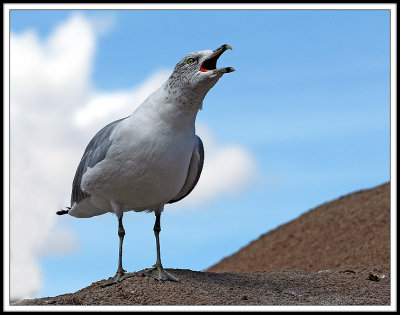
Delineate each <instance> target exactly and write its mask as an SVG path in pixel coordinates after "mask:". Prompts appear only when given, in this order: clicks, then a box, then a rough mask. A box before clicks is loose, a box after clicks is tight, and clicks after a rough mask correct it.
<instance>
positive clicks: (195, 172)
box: [168, 135, 204, 203]
mask: <svg viewBox="0 0 400 315" xmlns="http://www.w3.org/2000/svg"><path fill="white" fill-rule="evenodd" d="M203 164H204V147H203V142H202V141H201V139H200V137H199V136H197V135H196V145H195V147H194V150H193V154H192V159H191V160H190V165H189V170H188V174H187V177H186V181H185V184H184V185H183V187H182V189H181V191H180V192H179V193H178V194H177V195H176V196H175V198H173V199H172V200H170V201H169V202H168V203H174V202H177V201H179V200H181V199H183V198H185V197H186V196H187V195H189V194H190V193H191V191H192V190H193V188H194V187H195V186H196V184H197V182H198V181H199V178H200V174H201V171H202V170H203Z"/></svg>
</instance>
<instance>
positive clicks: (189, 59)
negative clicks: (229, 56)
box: [169, 44, 235, 95]
mask: <svg viewBox="0 0 400 315" xmlns="http://www.w3.org/2000/svg"><path fill="white" fill-rule="evenodd" d="M228 49H232V47H231V46H229V45H226V44H225V45H222V46H221V47H219V48H217V49H215V50H201V51H195V52H192V53H190V54H188V55H187V56H185V57H184V58H183V59H182V60H181V61H179V62H178V63H177V65H176V66H175V69H174V71H173V73H172V74H171V77H170V78H169V81H170V84H171V85H172V86H173V87H174V88H179V89H180V90H183V91H185V90H187V91H188V92H194V93H199V94H204V95H205V94H207V92H208V91H209V90H210V89H211V88H212V87H213V86H214V84H215V83H217V81H218V80H219V78H221V77H222V75H223V74H225V73H229V72H233V71H235V69H234V68H232V67H223V68H217V60H218V58H219V57H220V56H221V55H222V54H223V53H224V52H225V51H226V50H228Z"/></svg>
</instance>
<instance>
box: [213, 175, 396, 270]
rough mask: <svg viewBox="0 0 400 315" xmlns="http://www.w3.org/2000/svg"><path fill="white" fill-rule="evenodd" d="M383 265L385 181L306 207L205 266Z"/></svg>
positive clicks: (385, 258)
mask: <svg viewBox="0 0 400 315" xmlns="http://www.w3.org/2000/svg"><path fill="white" fill-rule="evenodd" d="M389 264H390V184H389V183H386V184H383V185H380V186H378V187H375V188H372V189H368V190H363V191H359V192H356V193H353V194H350V195H347V196H345V197H341V198H339V199H336V200H334V201H331V202H328V203H325V204H323V205H321V206H319V207H317V208H315V209H312V210H310V211H308V212H306V213H305V214H303V215H301V216H300V217H299V218H297V219H296V220H293V221H291V222H289V223H286V224H284V225H281V226H279V227H278V228H276V229H275V230H273V231H271V232H268V233H266V234H263V235H262V236H260V237H259V238H258V239H257V240H255V241H253V242H251V243H250V244H249V245H247V246H246V247H244V248H242V249H241V250H239V251H238V252H237V253H235V254H233V255H231V256H229V257H227V258H225V259H223V260H222V261H220V262H219V263H217V264H216V265H214V266H212V267H210V268H209V269H208V270H207V271H215V272H221V271H223V272H227V271H242V272H253V271H267V270H282V269H301V270H310V271H318V270H322V269H332V268H346V267H349V268H350V267H351V266H371V265H389Z"/></svg>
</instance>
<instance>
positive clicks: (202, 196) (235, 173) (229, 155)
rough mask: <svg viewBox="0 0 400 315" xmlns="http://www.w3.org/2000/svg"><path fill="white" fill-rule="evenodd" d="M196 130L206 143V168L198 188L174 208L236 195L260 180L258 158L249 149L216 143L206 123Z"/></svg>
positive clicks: (198, 126) (199, 125)
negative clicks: (257, 165)
mask: <svg viewBox="0 0 400 315" xmlns="http://www.w3.org/2000/svg"><path fill="white" fill-rule="evenodd" d="M196 133H197V135H198V136H199V137H200V138H201V139H202V141H203V145H204V151H205V152H204V166H203V171H202V173H201V176H200V179H199V182H198V183H197V185H196V187H195V188H194V190H193V191H192V192H191V193H190V194H189V195H188V196H187V197H185V198H184V199H182V201H180V202H179V203H177V204H176V206H175V207H171V210H173V209H174V208H176V209H177V210H179V209H183V208H187V207H188V206H191V205H198V204H202V203H205V202H209V201H211V200H213V199H214V198H216V197H219V196H221V195H235V194H237V193H239V192H241V191H242V190H243V189H245V188H247V187H249V185H251V184H252V183H253V182H254V181H255V180H256V162H255V159H254V157H253V156H252V154H251V153H250V152H249V150H248V149H246V148H245V147H243V146H241V145H237V144H230V145H222V144H218V143H216V141H215V139H214V136H213V134H212V132H211V130H210V129H209V128H208V127H207V126H206V125H204V124H197V128H196Z"/></svg>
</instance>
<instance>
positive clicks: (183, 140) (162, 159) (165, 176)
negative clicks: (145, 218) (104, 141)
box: [82, 112, 195, 211]
mask: <svg viewBox="0 0 400 315" xmlns="http://www.w3.org/2000/svg"><path fill="white" fill-rule="evenodd" d="M135 114H136V113H134V115H132V116H131V117H129V118H128V119H126V120H124V121H123V122H122V123H121V125H120V126H119V127H118V128H117V130H116V132H115V133H114V134H113V135H112V138H113V144H112V146H111V147H110V149H109V151H108V153H107V156H106V158H105V159H104V160H103V161H101V162H100V163H98V164H97V165H96V166H95V167H93V168H91V169H89V170H88V171H87V172H86V173H85V174H84V176H83V178H82V189H83V190H84V191H86V192H88V193H89V194H90V195H91V199H92V202H93V203H94V204H95V205H96V206H97V207H99V208H102V209H104V208H109V207H110V201H111V200H112V201H114V202H116V203H118V204H120V205H123V208H124V210H139V211H140V210H145V209H148V208H152V207H157V206H160V205H164V204H165V203H167V202H168V201H170V200H171V199H173V198H174V197H175V196H176V195H177V194H178V192H179V191H180V189H181V188H182V186H183V185H184V183H185V180H186V177H187V172H188V168H189V164H190V159H191V156H192V153H193V149H194V146H195V132H194V123H193V126H190V125H188V126H187V127H184V128H182V126H181V125H176V124H171V123H170V122H168V121H165V120H163V119H160V117H154V115H151V116H149V115H143V114H140V112H139V114H136V115H135ZM193 122H194V121H193Z"/></svg>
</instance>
